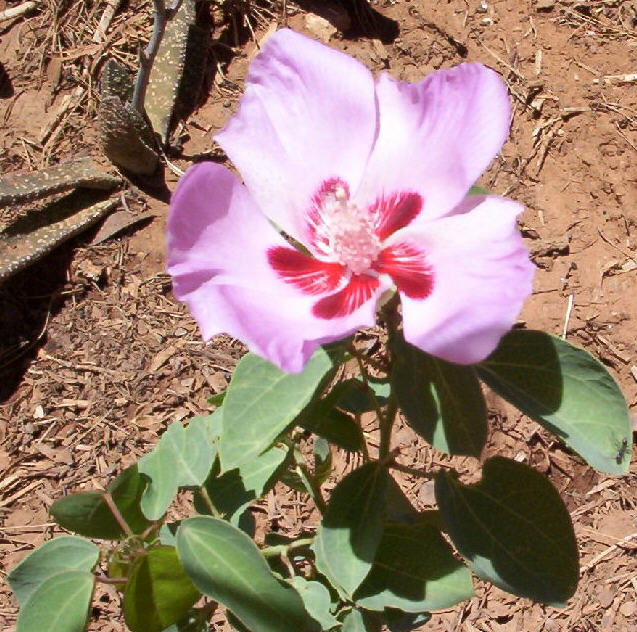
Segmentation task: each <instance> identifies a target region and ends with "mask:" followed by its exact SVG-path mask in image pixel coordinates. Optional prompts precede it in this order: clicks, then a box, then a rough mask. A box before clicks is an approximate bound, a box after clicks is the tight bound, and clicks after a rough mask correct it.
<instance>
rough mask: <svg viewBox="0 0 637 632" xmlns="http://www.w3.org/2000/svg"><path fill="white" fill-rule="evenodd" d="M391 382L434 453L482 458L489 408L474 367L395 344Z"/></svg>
mask: <svg viewBox="0 0 637 632" xmlns="http://www.w3.org/2000/svg"><path fill="white" fill-rule="evenodd" d="M391 344H392V348H393V349H394V352H395V357H396V361H395V363H394V370H393V372H392V376H391V380H392V384H393V387H394V392H395V393H396V398H397V399H398V404H399V406H400V408H401V409H402V411H403V413H404V415H405V418H406V419H407V422H408V423H409V425H410V426H411V427H412V428H413V429H414V430H415V431H416V432H417V433H418V434H419V435H421V436H422V437H423V438H424V439H426V440H427V441H428V442H429V443H430V444H431V445H433V446H434V447H435V448H436V449H438V450H441V451H442V452H446V453H448V454H462V455H469V456H479V455H480V453H481V452H482V449H483V447H484V443H485V440H486V436H487V408H486V404H485V402H484V397H483V395H482V390H481V388H480V383H479V382H478V379H477V377H476V374H475V370H474V369H473V367H469V366H460V365H458V364H451V363H450V362H445V361H444V360H440V359H438V358H434V357H433V356H431V355H429V354H427V353H424V352H423V351H421V350H420V349H418V348H416V347H414V346H413V345H410V344H409V343H407V342H405V341H404V340H402V338H400V339H399V338H398V337H397V338H396V339H394V340H393V341H392V343H391Z"/></svg>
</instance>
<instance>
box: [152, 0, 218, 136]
mask: <svg viewBox="0 0 637 632" xmlns="http://www.w3.org/2000/svg"><path fill="white" fill-rule="evenodd" d="M195 5H196V1H195V0H183V2H182V3H181V5H180V7H179V10H178V11H177V13H176V14H175V16H174V17H173V18H172V19H171V20H170V22H169V23H168V25H167V26H166V32H165V34H164V37H163V39H162V41H161V44H160V47H159V50H158V52H157V57H156V58H155V62H154V64H153V67H152V70H151V72H150V77H149V81H148V92H147V94H146V104H145V106H146V114H147V115H148V119H149V120H150V122H151V124H152V126H153V129H154V130H155V132H157V134H159V137H160V139H161V141H162V143H163V144H166V143H167V142H168V136H169V133H170V128H171V123H172V122H173V120H174V116H175V114H176V111H177V109H179V105H180V104H179V102H178V101H179V100H183V99H184V98H185V93H187V92H188V90H189V89H190V88H192V87H193V85H192V84H193V81H194V80H197V81H201V77H202V75H203V73H202V72H201V71H202V67H201V64H202V63H205V55H202V54H201V51H200V49H201V48H202V44H203V39H204V36H205V32H204V30H203V29H201V28H200V27H198V26H197V25H196V24H195V22H196V19H197V15H196V10H195V9H196V7H195ZM195 53H197V54H195ZM197 62H199V63H197ZM182 105H183V104H182Z"/></svg>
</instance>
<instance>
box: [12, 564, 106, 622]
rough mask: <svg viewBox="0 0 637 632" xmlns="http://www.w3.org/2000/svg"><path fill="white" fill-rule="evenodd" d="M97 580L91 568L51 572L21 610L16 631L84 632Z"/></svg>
mask: <svg viewBox="0 0 637 632" xmlns="http://www.w3.org/2000/svg"><path fill="white" fill-rule="evenodd" d="M94 581H95V577H94V576H93V574H92V573H89V572H88V571H79V570H73V571H62V572H60V573H57V574H56V575H51V576H50V577H49V578H48V579H46V580H45V581H43V582H42V583H41V584H40V585H39V586H38V587H37V588H36V589H35V590H34V591H33V593H32V594H31V596H30V597H29V599H28V600H27V602H26V603H25V604H24V605H23V606H22V608H21V609H20V614H19V615H18V623H17V626H16V632H44V631H45V630H46V632H84V630H85V628H86V621H87V619H88V614H89V605H90V603H91V595H92V594H93V584H94Z"/></svg>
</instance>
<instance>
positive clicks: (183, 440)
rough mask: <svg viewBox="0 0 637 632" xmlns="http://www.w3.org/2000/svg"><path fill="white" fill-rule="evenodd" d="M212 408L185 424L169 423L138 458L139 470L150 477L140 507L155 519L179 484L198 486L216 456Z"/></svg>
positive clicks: (215, 416) (216, 419)
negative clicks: (202, 415)
mask: <svg viewBox="0 0 637 632" xmlns="http://www.w3.org/2000/svg"><path fill="white" fill-rule="evenodd" d="M220 417H221V412H220V411H215V412H214V413H213V414H212V415H209V416H208V417H194V418H192V419H191V420H190V422H189V424H188V427H187V428H184V427H183V425H182V424H181V423H180V422H175V423H173V424H171V425H170V426H169V427H168V429H167V430H166V432H164V434H163V435H162V437H161V439H160V440H159V443H158V444H157V445H156V446H155V448H154V450H153V451H152V452H150V453H149V454H147V455H146V456H144V457H143V458H142V459H141V460H140V461H139V471H140V472H141V473H142V474H144V475H145V476H147V477H148V478H149V479H150V482H149V484H148V487H147V488H146V491H145V492H144V496H143V497H142V510H143V511H144V514H145V515H146V516H147V517H148V518H150V519H151V520H159V519H160V518H161V517H162V516H163V515H164V513H165V511H166V509H168V506H169V505H170V503H171V502H172V500H173V498H174V497H175V494H176V493H177V490H178V489H179V488H180V487H200V486H201V485H202V484H203V482H204V481H205V480H206V477H207V476H208V474H209V472H210V469H211V468H212V463H213V461H214V459H215V457H216V453H217V449H216V440H215V430H216V429H215V423H218V422H219V420H220Z"/></svg>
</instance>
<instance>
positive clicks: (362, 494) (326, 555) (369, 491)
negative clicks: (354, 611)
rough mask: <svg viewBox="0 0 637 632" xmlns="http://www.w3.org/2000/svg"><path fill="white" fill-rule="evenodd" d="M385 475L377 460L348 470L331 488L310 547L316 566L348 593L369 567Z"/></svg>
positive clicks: (379, 527)
mask: <svg viewBox="0 0 637 632" xmlns="http://www.w3.org/2000/svg"><path fill="white" fill-rule="evenodd" d="M389 478H390V477H389V474H387V471H386V470H385V468H383V467H381V466H379V464H378V463H377V462H374V463H368V464H367V465H363V466H362V467H360V468H358V469H357V470H354V471H353V472H350V473H349V474H348V475H347V476H346V477H345V478H344V479H343V480H342V481H341V482H340V483H339V484H338V485H337V486H336V487H335V488H334V490H333V491H332V496H331V498H330V503H329V505H328V507H327V511H326V512H325V515H324V516H323V522H322V523H321V526H320V527H319V528H318V531H317V533H316V539H315V540H314V544H313V545H312V548H313V550H314V553H315V555H316V567H317V568H318V570H319V571H320V572H321V573H323V575H325V576H326V577H327V578H328V579H329V580H330V582H331V583H332V584H333V585H334V586H335V587H340V588H341V589H342V590H344V591H345V593H346V594H348V595H351V594H352V593H353V592H354V591H355V590H356V588H358V586H359V585H360V583H361V582H362V581H363V579H365V576H366V575H367V573H368V572H369V570H370V569H371V567H372V562H373V561H374V556H375V555H376V549H377V548H378V545H379V544H380V540H381V536H382V533H383V524H382V511H383V509H384V506H385V491H386V489H387V485H388V481H389Z"/></svg>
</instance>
